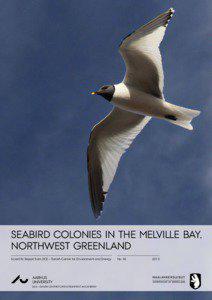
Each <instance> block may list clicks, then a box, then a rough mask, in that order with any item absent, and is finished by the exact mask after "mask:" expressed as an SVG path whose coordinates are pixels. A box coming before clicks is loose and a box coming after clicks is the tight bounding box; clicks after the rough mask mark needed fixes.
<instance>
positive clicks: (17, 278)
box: [11, 275, 29, 283]
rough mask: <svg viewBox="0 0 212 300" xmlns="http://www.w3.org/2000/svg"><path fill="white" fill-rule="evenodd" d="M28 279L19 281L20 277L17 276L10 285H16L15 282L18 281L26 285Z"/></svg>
mask: <svg viewBox="0 0 212 300" xmlns="http://www.w3.org/2000/svg"><path fill="white" fill-rule="evenodd" d="M28 280H29V279H27V278H26V279H21V276H20V275H18V276H17V277H16V278H15V279H14V280H13V281H12V282H11V283H16V282H17V281H20V282H21V283H27V282H28Z"/></svg>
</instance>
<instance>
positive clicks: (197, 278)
mask: <svg viewBox="0 0 212 300" xmlns="http://www.w3.org/2000/svg"><path fill="white" fill-rule="evenodd" d="M190 287H191V288H192V289H194V290H197V289H198V288H200V287H201V274H200V273H191V274H190Z"/></svg>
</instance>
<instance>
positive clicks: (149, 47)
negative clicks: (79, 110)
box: [87, 8, 200, 218]
mask: <svg viewBox="0 0 212 300" xmlns="http://www.w3.org/2000/svg"><path fill="white" fill-rule="evenodd" d="M173 14H174V10H173V9H172V8H170V9H169V10H168V11H166V12H164V13H162V14H161V15H159V16H158V17H156V18H155V19H153V20H152V21H150V22H149V23H147V24H146V25H144V26H142V27H140V28H138V29H137V30H135V31H133V32H132V33H131V34H129V35H127V36H126V37H125V38H124V39H123V40H122V42H121V44H120V46H119V52H120V54H121V56H122V58H123V59H124V62H125V65H126V73H125V76H124V79H123V81H122V82H121V83H119V84H113V85H104V86H102V87H101V88H100V89H99V90H98V91H96V92H92V94H94V95H100V96H102V97H104V98H105V99H106V100H107V101H109V102H111V103H112V104H113V106H114V108H113V110H112V111H111V113H110V114H109V115H108V116H106V117H105V118H104V119H103V120H102V121H101V122H99V123H98V124H96V125H95V126H94V128H93V129H92V132H91V135H90V140H89V146H88V151H87V167H88V182H89V192H90V199H91V205H92V210H93V213H94V216H95V218H98V217H99V216H100V215H101V212H102V209H103V204H104V201H105V197H106V195H107V193H108V190H109V187H110V184H111V182H112V181H113V178H114V175H115V173H116V169H117V167H118V163H119V161H120V158H121V156H122V155H123V154H124V152H125V151H126V150H127V149H128V148H129V146H130V145H131V143H132V142H133V140H134V139H135V137H136V136H137V135H138V134H139V133H140V132H141V130H142V129H143V128H144V127H145V125H146V124H147V123H148V122H149V121H150V119H151V118H152V117H155V118H159V119H163V120H165V121H168V122H170V123H172V124H175V125H178V126H181V127H183V128H186V129H188V130H192V129H193V127H192V125H191V121H192V119H193V118H194V117H196V116H198V115H199V114H200V111H198V110H193V109H187V108H184V107H180V106H177V105H174V104H171V103H169V102H167V101H166V100H165V99H164V95H163V85H164V75H163V67H162V59H161V54H160V50H159V46H160V43H161V42H162V40H163V37H164V34H165V31H166V27H167V25H168V22H169V20H170V19H171V17H172V16H173Z"/></svg>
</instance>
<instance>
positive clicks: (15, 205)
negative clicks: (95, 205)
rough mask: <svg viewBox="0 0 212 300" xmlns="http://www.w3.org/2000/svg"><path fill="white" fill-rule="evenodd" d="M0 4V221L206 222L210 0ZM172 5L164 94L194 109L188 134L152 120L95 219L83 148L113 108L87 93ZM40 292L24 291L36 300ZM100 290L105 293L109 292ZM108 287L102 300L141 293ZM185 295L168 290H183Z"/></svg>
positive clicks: (115, 70)
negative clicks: (126, 43) (137, 34)
mask: <svg viewBox="0 0 212 300" xmlns="http://www.w3.org/2000/svg"><path fill="white" fill-rule="evenodd" d="M0 5H1V10H0V24H1V26H0V39H1V47H0V70H1V73H0V101H1V110H0V120H1V121H0V136H1V144H0V165H1V173H0V184H1V189H0V207H1V209H0V224H211V218H212V213H211V211H212V199H211V195H212V191H211V179H212V166H211V165H212V164H211V162H212V161H211V154H210V148H211V124H210V120H211V99H210V98H211V97H210V96H211V84H210V82H209V79H210V77H209V70H210V67H211V60H209V59H210V48H209V42H208V41H209V33H210V27H211V20H210V19H209V18H210V13H211V9H212V5H211V1H209V0H208V1H207V0H202V1H196V0H187V1H183V0H178V1H166V0H163V1H162V0H161V1H159V0H155V1H154V0H143V1H139V0H124V1H123V0H115V1H112V0H104V1H103V0H89V1H86V0H81V1H77V0H60V1H59V0H45V1H44V0H42V1H41V0H37V1H32V0H22V1H18V0H7V1H2V0H1V1H0ZM171 6H173V7H174V8H175V9H176V15H175V16H174V17H173V19H172V21H171V22H170V24H169V26H168V29H167V32H166V36H165V38H164V41H163V44H162V47H161V50H162V55H163V65H164V73H165V89H164V94H165V97H166V99H167V101H170V102H172V103H176V104H178V105H182V106H185V107H191V108H196V109H199V110H201V111H202V114H201V115H200V117H198V118H197V119H196V120H195V121H194V127H195V130H194V131H193V132H190V131H186V130H184V129H182V128H180V127H177V126H176V127H175V126H174V125H171V124H169V123H168V122H167V123H166V122H163V121H159V120H153V121H151V122H150V123H149V124H148V126H147V127H146V128H145V130H144V131H143V132H142V133H141V134H140V135H139V136H138V138H137V139H136V141H135V142H134V143H133V145H132V147H131V149H130V150H129V151H128V152H127V153H126V155H125V156H124V158H123V159H122V161H121V164H120V167H119V169H118V172H117V176H116V178H115V180H114V183H113V184H112V186H111V189H110V193H109V195H108V198H107V201H106V204H105V208H104V213H103V216H102V217H101V218H100V219H99V220H98V221H95V220H94V218H93V215H92V211H91V208H90V203H89V195H88V188H87V172H86V148H87V144H88V139H89V134H90V131H91V128H92V126H93V125H94V124H95V123H97V122H98V121H99V120H101V119H102V118H103V117H104V116H105V115H106V114H107V113H108V112H109V111H110V110H111V105H110V104H109V103H108V102H106V101H103V99H100V97H92V96H90V95H89V92H90V91H92V90H95V89H96V88H98V87H99V86H101V85H103V84H110V83H117V82H119V81H121V80H122V78H123V76H124V64H123V62H122V59H121V57H120V55H119V53H118V45H119V42H120V41H121V39H122V37H123V36H125V35H126V34H127V33H129V32H131V31H132V30H133V29H135V28H137V27H139V26H140V25H141V24H143V23H145V22H146V21H148V20H150V19H151V18H153V17H155V16H157V14H159V13H161V12H163V11H164V10H167V9H168V8H169V7H171ZM18 295H21V294H18V293H17V294H13V297H14V299H19V296H18ZM25 295H27V294H25ZM36 295H40V296H36ZM36 295H35V294H28V296H26V299H37V298H39V299H42V297H43V296H42V295H43V294H39V293H36ZM48 295H49V296H48ZM54 295H56V294H53V295H52V294H50V293H49V294H45V299H50V298H51V299H56V296H54ZM59 295H60V296H58V298H57V299H66V298H68V297H69V299H70V295H69V296H68V295H67V294H63V293H60V294H59ZM72 295H74V297H75V296H76V297H75V299H77V297H78V299H83V298H82V296H79V295H82V294H77V295H76V294H72ZM83 295H85V294H83ZM89 295H90V296H89ZM89 295H88V297H92V299H98V298H99V297H100V296H101V295H100V294H99V293H95V294H89ZM91 295H93V296H91ZM105 295H106V296H105V297H101V298H104V299H108V296H107V295H108V294H105ZM113 295H114V296H112V294H110V299H119V295H120V298H121V299H125V298H124V297H126V299H141V295H145V299H146V297H147V296H146V295H147V294H145V293H140V294H124V295H128V297H127V296H124V295H123V294H118V293H116V294H113ZM131 295H132V296H131ZM154 295H155V294H151V293H149V294H148V299H156V298H155V296H154ZM160 295H161V294H160ZM162 295H164V294H162ZM169 295H170V294H169ZM178 295H179V294H178ZM185 295H186V296H185V298H179V297H180V296H179V297H178V296H177V294H175V296H171V295H170V298H167V299H191V298H189V297H191V296H190V295H191V294H190V295H189V296H188V294H185ZM181 296H182V294H181ZM5 297H6V294H5V295H4V297H3V298H2V299H7V298H5ZM13 297H11V296H8V299H13ZM48 297H49V298H48ZM54 297H55V298H54ZM59 297H60V298H59ZM130 297H132V298H130ZM136 297H137V298H136ZM161 297H162V296H161ZM171 297H173V298H171ZM182 297H184V296H182ZM0 298H1V296H0ZM21 299H23V295H21ZM87 299H89V298H87ZM157 299H160V298H159V296H157ZM161 299H166V298H165V296H164V298H161ZM192 299H197V298H195V297H193V298H192ZM202 299H209V298H207V294H204V296H203V295H202Z"/></svg>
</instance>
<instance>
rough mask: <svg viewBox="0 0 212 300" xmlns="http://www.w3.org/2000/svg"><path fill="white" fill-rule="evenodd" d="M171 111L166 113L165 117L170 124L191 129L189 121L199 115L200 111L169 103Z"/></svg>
mask: <svg viewBox="0 0 212 300" xmlns="http://www.w3.org/2000/svg"><path fill="white" fill-rule="evenodd" d="M169 105H170V108H171V110H172V113H173V114H172V113H171V114H170V115H166V116H165V119H166V120H167V121H169V122H170V123H172V124H175V125H178V126H180V127H183V128H185V129H188V130H193V126H192V125H191V121H192V120H193V118H195V117H197V116H199V114H200V113H201V111H199V110H195V109H189V108H185V107H181V106H177V105H174V104H171V103H169Z"/></svg>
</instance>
